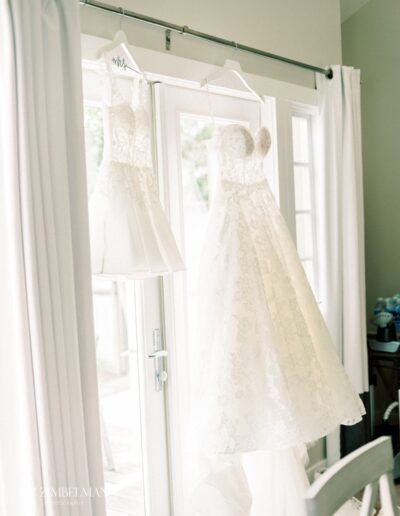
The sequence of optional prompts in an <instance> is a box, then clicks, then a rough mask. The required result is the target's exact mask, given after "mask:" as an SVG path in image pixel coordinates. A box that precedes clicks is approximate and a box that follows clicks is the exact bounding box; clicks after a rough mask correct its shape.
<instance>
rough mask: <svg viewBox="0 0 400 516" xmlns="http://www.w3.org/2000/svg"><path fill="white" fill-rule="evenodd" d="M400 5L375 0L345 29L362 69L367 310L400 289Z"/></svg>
mask: <svg viewBox="0 0 400 516" xmlns="http://www.w3.org/2000/svg"><path fill="white" fill-rule="evenodd" d="M399 26H400V2H399V1H398V0H370V1H369V2H368V3H367V4H366V5H365V6H364V7H363V8H362V9H361V10H360V11H358V12H357V13H356V14H354V15H353V16H352V17H351V18H349V19H348V20H347V21H346V22H345V23H344V24H343V26H342V35H343V41H342V44H343V62H344V64H347V65H353V66H355V67H357V68H360V69H361V76H362V87H361V94H362V137H363V160H364V196H365V238H366V276H367V310H368V315H370V314H371V312H372V308H373V305H374V303H375V300H376V298H377V297H378V296H390V295H392V294H394V293H395V292H397V291H399V290H400V238H399V235H400V231H399V229H398V224H399V221H400V214H399V213H400V212H399V204H400V203H399V194H400V143H399V138H400V66H399V61H400V54H399V49H400V31H399Z"/></svg>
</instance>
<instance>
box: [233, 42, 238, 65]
mask: <svg viewBox="0 0 400 516" xmlns="http://www.w3.org/2000/svg"><path fill="white" fill-rule="evenodd" d="M232 43H233V44H234V45H235V50H234V51H233V55H232V61H234V60H235V57H236V54H237V51H238V44H237V41H232Z"/></svg>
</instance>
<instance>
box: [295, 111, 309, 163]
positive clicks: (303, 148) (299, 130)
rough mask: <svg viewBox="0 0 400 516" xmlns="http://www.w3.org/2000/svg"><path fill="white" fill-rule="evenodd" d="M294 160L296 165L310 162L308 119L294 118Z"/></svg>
mask: <svg viewBox="0 0 400 516" xmlns="http://www.w3.org/2000/svg"><path fill="white" fill-rule="evenodd" d="M292 134H293V160H294V161H295V162H296V163H308V162H309V135H308V120H307V118H306V117H301V116H293V117H292Z"/></svg>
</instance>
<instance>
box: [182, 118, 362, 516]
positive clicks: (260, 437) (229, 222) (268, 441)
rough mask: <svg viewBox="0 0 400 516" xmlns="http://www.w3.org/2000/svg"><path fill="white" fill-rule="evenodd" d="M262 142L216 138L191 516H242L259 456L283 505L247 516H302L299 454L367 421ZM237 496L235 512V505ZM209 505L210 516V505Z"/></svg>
mask: <svg viewBox="0 0 400 516" xmlns="http://www.w3.org/2000/svg"><path fill="white" fill-rule="evenodd" d="M269 144H270V142H269V134H268V132H267V130H266V129H265V128H264V129H261V130H260V131H259V132H258V134H256V135H255V136H254V137H253V135H252V134H251V133H250V132H249V130H248V129H246V128H245V127H243V126H241V125H238V124H232V125H228V126H226V127H224V128H222V129H221V131H220V136H219V143H218V151H219V170H220V177H219V181H218V186H217V188H216V192H215V195H214V198H213V202H212V207H211V211H210V220H209V226H208V232H207V235H206V239H205V242H206V243H205V249H204V254H203V257H202V265H201V271H200V281H199V285H200V287H199V288H200V295H199V298H200V302H199V320H198V332H197V335H196V346H195V348H196V354H195V356H194V361H193V364H194V366H193V369H192V371H193V375H194V374H195V373H196V371H197V374H196V375H195V376H194V378H193V385H192V389H193V391H192V392H193V398H192V408H193V411H192V418H191V431H190V433H189V436H190V437H189V440H190V447H191V449H192V450H193V451H194V452H195V453H196V452H197V454H198V455H197V457H199V456H201V454H203V455H202V456H203V457H206V456H207V457H208V459H209V460H210V461H211V462H210V464H212V467H209V468H208V473H207V468H205V469H203V472H202V473H201V474H199V481H198V482H197V487H196V488H195V489H194V495H193V497H192V499H191V507H192V508H194V509H193V510H192V512H190V511H189V512H188V513H190V514H196V515H197V514H198V515H200V514H201V515H203V514H204V515H205V514H207V515H208V516H211V515H214V514H215V516H222V515H225V514H226V515H227V516H229V515H231V514H232V515H233V514H235V515H236V514H237V515H238V516H239V515H242V514H243V515H247V514H250V512H249V511H250V506H251V502H249V503H247V502H246V500H247V501H248V500H251V495H250V491H249V489H250V488H249V486H248V485H246V482H247V478H248V475H246V474H243V471H244V469H243V465H242V460H244V461H245V462H246V461H247V462H252V461H254V457H255V455H254V453H253V452H255V453H259V454H260V453H261V455H259V456H258V459H257V460H258V461H260V460H261V462H262V463H263V464H264V470H265V471H264V473H260V474H261V476H263V475H264V477H265V475H267V473H266V472H268V471H269V473H270V474H271V478H273V479H275V480H274V481H275V484H274V489H275V491H274V492H276V493H277V492H278V491H279V492H280V493H283V492H284V491H285V490H286V494H287V496H286V498H285V497H283V498H282V496H283V495H282V496H281V497H280V498H279V501H278V502H279V503H277V502H276V501H275V502H276V503H274V504H272V505H271V506H270V507H269V509H270V510H269V511H268V510H267V507H266V506H265V505H264V511H265V512H262V510H260V512H254V510H256V509H254V507H253V512H252V513H251V514H252V515H253V514H257V515H258V514H268V515H270V514H271V515H274V516H277V515H279V516H282V515H286V514H287V515H289V514H290V515H294V516H296V515H297V514H298V515H300V514H303V511H302V502H301V497H302V495H303V494H304V489H305V487H306V486H307V482H308V481H307V477H306V475H305V469H304V462H303V461H302V459H301V456H304V454H302V453H300V451H301V450H304V449H305V446H304V445H305V443H309V442H310V441H314V440H316V439H318V438H319V437H322V436H325V435H327V434H329V433H330V432H331V431H333V430H334V429H335V428H337V427H338V425H340V424H345V425H346V424H347V425H351V424H354V423H357V422H358V421H360V420H361V418H362V415H363V414H364V413H365V410H364V406H363V404H362V402H361V400H360V398H359V396H358V395H357V393H356V392H355V390H354V388H353V386H352V384H351V382H350V380H349V378H348V377H347V375H346V373H345V371H344V368H343V366H342V365H341V363H340V361H339V359H338V356H337V354H336V351H335V349H334V344H333V343H332V341H331V338H330V336H329V333H328V330H327V327H326V325H325V323H324V320H323V318H322V316H321V313H320V311H319V308H318V306H317V303H316V301H315V299H314V295H313V292H312V290H311V288H310V286H309V283H308V280H307V278H306V275H305V272H304V270H303V267H302V265H301V262H300V260H299V257H298V254H297V251H296V248H295V245H294V243H293V240H292V237H291V235H290V233H289V231H288V228H287V226H286V224H285V221H284V219H283V216H282V215H281V213H280V211H279V208H278V206H277V204H276V203H275V200H274V198H273V195H272V193H271V191H270V189H269V186H268V183H267V181H266V179H265V176H264V172H263V167H262V160H263V158H264V157H265V155H266V153H267V152H268V149H269ZM199 454H200V455H199ZM238 454H239V455H238ZM238 456H241V457H242V459H240V460H239V461H238V458H237V457H238ZM246 457H247V459H246ZM252 457H253V458H252ZM260 457H261V459H260ZM243 458H244V459H243ZM282 464H284V465H285V466H281V467H280V466H279V465H282ZM282 467H283V470H282ZM257 468H258V469H260V466H259V465H258V466H257ZM278 470H279V471H280V473H281V476H280V478H281V482H280V484H279V486H278V487H277V483H279V480H278V477H279V475H278V473H277V471H278ZM223 472H225V473H226V472H230V473H229V475H228V476H227V475H226V474H224V473H223ZM235 472H236V473H235ZM288 472H291V473H290V474H289V475H288V474H287V473H288ZM250 476H251V475H250ZM259 476H260V475H258V477H259ZM255 477H257V475H255ZM229 478H230V480H229ZM233 478H235V481H233V480H232V479H233ZM244 479H246V480H244ZM284 479H285V480H284ZM283 482H284V484H283ZM237 492H241V493H243V497H242V498H241V500H242V504H243V505H244V508H243V507H241V506H239V505H238V504H237V503H236V501H235V500H234V498H235V493H237ZM207 493H208V494H207ZM210 493H212V495H211V494H210ZM246 493H247V494H248V498H246ZM210 496H211V498H210ZM211 499H214V500H217V501H218V504H219V509H218V511H216V510H215V507H216V505H214V507H213V505H212V504H211V505H210V504H208V505H207V500H211ZM270 502H271V501H270ZM246 503H247V506H246ZM294 506H296V507H297V509H298V510H297V511H296V512H293V507H294ZM222 507H225V509H222ZM233 507H235V508H236V509H235V510H234V509H233ZM224 511H225V512H224Z"/></svg>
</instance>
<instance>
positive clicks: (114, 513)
mask: <svg viewBox="0 0 400 516" xmlns="http://www.w3.org/2000/svg"><path fill="white" fill-rule="evenodd" d="M85 141H86V162H87V175H88V191H89V194H90V193H91V192H92V190H93V187H94V184H95V182H96V178H97V175H98V171H99V165H100V163H101V160H102V155H103V122H102V111H101V108H100V107H97V106H85ZM134 283H135V282H134V281H124V280H119V281H118V282H117V281H113V280H111V279H99V278H93V282H92V284H93V310H94V323H95V337H96V356H97V372H98V382H99V397H100V420H101V421H100V422H101V440H102V451H103V464H104V478H105V492H106V504H107V516H145V504H144V480H143V479H144V476H143V458H142V436H141V411H140V390H139V385H140V384H139V373H140V372H139V361H138V344H139V343H138V338H137V335H138V334H140V331H141V328H140V327H139V325H140V321H139V320H138V319H137V318H136V314H137V313H138V303H140V302H141V301H139V299H137V298H136V296H135V285H134Z"/></svg>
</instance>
